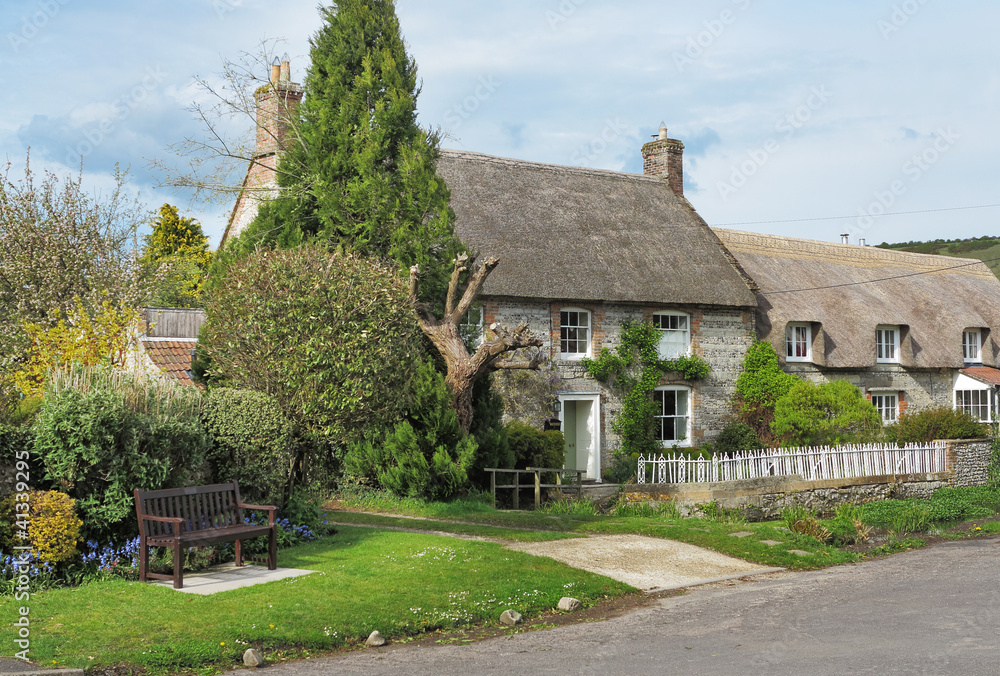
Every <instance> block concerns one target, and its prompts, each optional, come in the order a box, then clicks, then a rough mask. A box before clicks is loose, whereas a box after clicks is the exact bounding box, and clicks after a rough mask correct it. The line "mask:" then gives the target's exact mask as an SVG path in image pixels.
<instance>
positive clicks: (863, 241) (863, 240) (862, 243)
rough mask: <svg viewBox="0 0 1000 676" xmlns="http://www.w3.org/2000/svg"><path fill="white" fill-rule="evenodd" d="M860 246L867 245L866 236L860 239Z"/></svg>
mask: <svg viewBox="0 0 1000 676" xmlns="http://www.w3.org/2000/svg"><path fill="white" fill-rule="evenodd" d="M858 246H865V238H864V237H862V238H860V239H859V240H858Z"/></svg>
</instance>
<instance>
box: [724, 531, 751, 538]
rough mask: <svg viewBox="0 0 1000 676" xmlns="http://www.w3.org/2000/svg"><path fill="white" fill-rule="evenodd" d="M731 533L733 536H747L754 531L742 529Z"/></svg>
mask: <svg viewBox="0 0 1000 676" xmlns="http://www.w3.org/2000/svg"><path fill="white" fill-rule="evenodd" d="M730 535H731V536H733V537H734V538H745V537H746V536H748V535H753V533H751V532H750V531H748V530H741V531H739V532H737V533H730Z"/></svg>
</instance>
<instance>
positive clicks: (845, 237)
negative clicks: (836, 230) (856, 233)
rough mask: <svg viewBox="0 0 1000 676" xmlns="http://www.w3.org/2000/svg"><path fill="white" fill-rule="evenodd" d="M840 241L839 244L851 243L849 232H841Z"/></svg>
mask: <svg viewBox="0 0 1000 676" xmlns="http://www.w3.org/2000/svg"><path fill="white" fill-rule="evenodd" d="M840 243H841V244H850V243H851V234H850V233H843V234H842V235H841V236H840Z"/></svg>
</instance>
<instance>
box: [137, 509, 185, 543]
mask: <svg viewBox="0 0 1000 676" xmlns="http://www.w3.org/2000/svg"><path fill="white" fill-rule="evenodd" d="M143 521H159V522H160V523H169V524H172V525H173V526H174V536H180V534H181V531H182V530H184V519H181V518H178V517H176V516H150V515H149V514H140V515H139V533H140V534H141V535H142V536H143V537H146V529H144V528H143V527H142V522H143Z"/></svg>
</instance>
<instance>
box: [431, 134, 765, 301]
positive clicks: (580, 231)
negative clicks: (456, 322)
mask: <svg viewBox="0 0 1000 676" xmlns="http://www.w3.org/2000/svg"><path fill="white" fill-rule="evenodd" d="M438 174H439V175H440V176H442V177H443V178H444V179H445V181H447V183H448V187H449V188H450V189H451V206H452V208H453V209H454V210H455V214H456V215H457V217H458V220H457V222H456V226H457V229H458V233H459V236H460V237H461V238H462V240H463V241H464V242H465V243H466V244H467V245H468V246H470V247H471V248H472V249H473V250H474V251H476V253H478V254H479V255H480V256H495V257H497V258H499V259H500V265H499V266H498V267H497V268H496V270H494V271H493V273H492V274H491V275H490V277H489V279H488V280H487V284H486V287H485V289H484V293H486V294H488V295H494V296H514V297H522V298H541V299H546V298H549V299H568V300H580V301H624V302H641V303H655V304H671V303H676V304H696V305H701V304H704V305H722V306H736V307H753V306H754V305H755V304H756V301H755V299H754V295H753V293H752V292H751V291H750V289H749V287H748V285H747V282H746V281H745V280H744V278H743V277H742V276H741V275H740V273H739V272H738V271H737V269H736V267H735V266H734V265H733V264H732V263H731V262H730V260H729V259H728V258H727V257H726V255H725V253H724V250H723V249H722V247H720V246H719V244H718V241H717V240H716V239H715V237H714V235H713V234H712V232H711V230H710V229H709V228H708V226H707V225H706V224H705V222H704V221H703V220H702V219H701V217H699V216H698V214H697V213H696V212H695V210H694V208H693V207H692V206H691V205H690V204H689V203H688V202H687V200H685V199H683V198H681V197H677V196H676V195H675V194H674V193H673V191H672V190H671V189H670V188H669V187H668V185H667V183H666V182H665V181H664V180H662V179H660V178H656V177H647V176H639V175H634V174H622V173H617V172H612V171H599V170H592V169H579V168H571V167H561V166H555V165H549V164H538V163H534V162H524V161H521V160H510V159H504V158H499V157H492V156H489V155H482V154H479V153H468V152H458V151H452V150H444V151H442V154H441V158H440V162H439V164H438Z"/></svg>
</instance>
